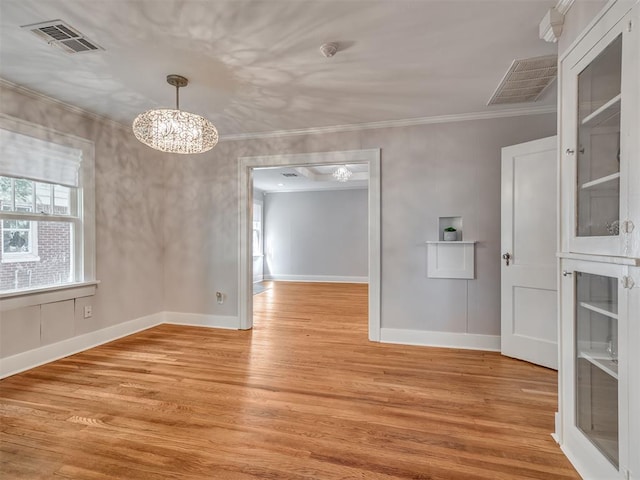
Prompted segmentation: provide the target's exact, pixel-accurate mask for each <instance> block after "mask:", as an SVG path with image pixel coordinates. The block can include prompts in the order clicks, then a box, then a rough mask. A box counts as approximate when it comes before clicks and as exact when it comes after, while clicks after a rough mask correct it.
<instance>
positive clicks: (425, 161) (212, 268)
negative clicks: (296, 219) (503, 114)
mask: <svg viewBox="0 0 640 480" xmlns="http://www.w3.org/2000/svg"><path fill="white" fill-rule="evenodd" d="M555 133H556V116H555V115H554V114H544V115H532V116H522V117H511V118H501V119H491V120H474V121H465V122H457V123H445V124H433V125H420V126H412V127H403V128H387V129H375V130H364V131H354V132H343V133H332V134H322V135H301V136H289V137H279V138H270V139H256V140H244V141H223V142H221V143H220V144H218V145H217V146H216V148H214V149H213V150H211V151H210V152H207V153H205V154H202V155H198V156H192V157H188V158H181V159H172V158H171V159H169V158H168V159H167V162H166V164H165V186H166V195H165V197H164V198H165V204H164V211H165V236H166V238H173V237H175V236H179V235H180V234H181V232H183V231H184V230H185V229H187V228H189V229H190V230H189V231H190V248H189V249H186V248H183V246H181V245H177V244H167V245H166V250H165V275H166V277H165V305H164V307H165V309H166V310H169V311H175V312H193V313H204V314H214V315H237V301H238V291H237V285H238V158H239V157H242V156H252V155H275V154H287V153H307V152H327V151H336V150H355V149H367V148H381V196H382V208H381V210H382V213H381V215H382V219H381V230H382V259H381V261H382V285H381V290H382V293H381V295H382V299H381V302H382V310H381V314H382V326H383V327H385V328H399V329H415V330H427V331H429V330H437V331H446V332H469V333H480V334H488V335H499V333H500V150H501V148H502V147H503V146H506V145H512V144H517V143H521V142H525V141H529V140H534V139H537V138H542V137H548V136H551V135H554V134H555ZM457 215H461V216H463V217H464V238H465V239H468V240H472V239H473V240H478V242H479V243H478V244H477V246H476V249H477V250H476V279H475V280H468V281H467V280H440V279H429V278H427V276H426V248H425V244H424V242H425V241H426V240H435V239H437V238H438V232H437V230H438V227H437V223H438V217H439V216H457ZM204 218H207V219H210V221H208V222H203V221H196V222H194V221H193V219H204ZM216 290H221V291H224V292H226V294H227V301H226V302H225V303H224V304H223V305H218V304H216V303H215V299H212V298H211V292H214V291H216Z"/></svg>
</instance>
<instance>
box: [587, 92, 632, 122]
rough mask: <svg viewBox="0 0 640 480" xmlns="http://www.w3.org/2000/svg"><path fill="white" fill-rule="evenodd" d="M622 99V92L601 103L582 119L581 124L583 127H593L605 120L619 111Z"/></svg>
mask: <svg viewBox="0 0 640 480" xmlns="http://www.w3.org/2000/svg"><path fill="white" fill-rule="evenodd" d="M621 100H622V94H618V95H616V96H615V97H613V98H612V99H611V100H609V101H608V102H607V103H605V104H604V105H602V106H601V107H600V108H598V109H597V110H595V111H594V112H593V113H590V114H589V115H587V116H586V117H584V118H583V119H582V122H581V123H582V125H583V126H585V127H595V126H597V125H600V124H601V123H604V122H606V121H607V120H609V119H610V118H611V117H613V116H614V115H617V114H618V113H620V103H621Z"/></svg>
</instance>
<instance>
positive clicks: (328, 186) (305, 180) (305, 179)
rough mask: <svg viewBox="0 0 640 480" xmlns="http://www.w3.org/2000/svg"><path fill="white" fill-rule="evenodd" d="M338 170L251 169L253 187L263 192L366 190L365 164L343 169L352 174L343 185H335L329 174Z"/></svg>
mask: <svg viewBox="0 0 640 480" xmlns="http://www.w3.org/2000/svg"><path fill="white" fill-rule="evenodd" d="M340 166H341V165H316V166H305V167H275V168H254V169H253V186H254V188H257V189H258V190H262V191H263V192H304V191H316V190H344V189H351V188H367V187H368V185H369V167H368V165H367V164H366V163H356V164H351V163H349V164H347V165H345V166H346V167H347V168H348V169H349V170H351V172H352V176H351V178H350V179H349V180H348V181H346V182H339V181H337V180H336V179H335V178H333V172H334V171H335V170H336V169H337V168H338V167H340ZM292 175H295V176H292Z"/></svg>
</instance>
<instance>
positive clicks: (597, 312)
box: [576, 273, 618, 467]
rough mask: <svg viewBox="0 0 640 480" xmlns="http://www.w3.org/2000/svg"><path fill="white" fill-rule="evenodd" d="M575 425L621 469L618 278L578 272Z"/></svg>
mask: <svg viewBox="0 0 640 480" xmlns="http://www.w3.org/2000/svg"><path fill="white" fill-rule="evenodd" d="M576 300H577V301H576V355H577V358H576V425H577V427H578V428H579V429H580V430H582V432H583V433H584V434H585V435H586V436H587V438H589V440H591V442H592V443H593V444H594V445H595V446H596V447H597V448H598V449H599V450H600V451H601V452H602V453H603V454H604V455H605V456H606V457H607V458H608V459H609V460H610V461H611V462H612V463H613V464H614V465H615V466H616V467H618V279H617V278H613V277H605V276H601V275H591V274H587V273H577V274H576Z"/></svg>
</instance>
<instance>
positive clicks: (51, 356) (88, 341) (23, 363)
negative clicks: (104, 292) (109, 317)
mask: <svg viewBox="0 0 640 480" xmlns="http://www.w3.org/2000/svg"><path fill="white" fill-rule="evenodd" d="M163 321H164V314H163V313H162V312H159V313H154V314H152V315H147V316H145V317H140V318H136V319H134V320H129V321H128V322H122V323H119V324H117V325H113V326H111V327H107V328H103V329H101V330H96V331H95V332H89V333H85V334H83V335H78V336H77V337H72V338H67V339H66V340H62V341H60V342H57V343H52V344H50V345H44V346H42V347H38V348H34V349H33V350H28V351H26V352H22V353H18V354H16V355H12V356H10V357H5V358H2V359H0V378H5V377H8V376H10V375H15V374H16V373H20V372H24V371H25V370H29V369H31V368H34V367H37V366H39V365H44V364H45V363H49V362H53V361H54V360H58V359H60V358H64V357H68V356H69V355H73V354H74V353H78V352H82V351H83V350H88V349H89V348H93V347H97V346H98V345H102V344H104V343H107V342H111V341H112V340H116V339H118V338H122V337H126V336H127V335H131V334H132V333H136V332H140V331H142V330H146V329H148V328H151V327H155V326H156V325H160V324H161V323H163Z"/></svg>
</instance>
